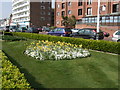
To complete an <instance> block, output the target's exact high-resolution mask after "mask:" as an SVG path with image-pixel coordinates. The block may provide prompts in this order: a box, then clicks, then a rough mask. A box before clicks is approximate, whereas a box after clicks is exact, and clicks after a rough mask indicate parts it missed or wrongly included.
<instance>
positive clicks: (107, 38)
mask: <svg viewBox="0 0 120 90" xmlns="http://www.w3.org/2000/svg"><path fill="white" fill-rule="evenodd" d="M104 40H106V41H112V37H110V36H109V37H104Z"/></svg>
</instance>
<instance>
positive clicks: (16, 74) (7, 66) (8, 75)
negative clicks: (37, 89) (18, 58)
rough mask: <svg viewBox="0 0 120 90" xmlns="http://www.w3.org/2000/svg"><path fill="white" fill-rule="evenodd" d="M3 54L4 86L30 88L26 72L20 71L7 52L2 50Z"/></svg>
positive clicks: (1, 61) (0, 52)
mask: <svg viewBox="0 0 120 90" xmlns="http://www.w3.org/2000/svg"><path fill="white" fill-rule="evenodd" d="M0 54H1V56H2V60H0V63H2V68H1V69H2V88H3V89H4V88H30V85H29V83H28V82H27V81H26V79H25V77H24V74H22V73H20V71H19V69H18V68H17V67H16V66H14V65H13V64H12V63H11V62H10V61H9V60H8V58H7V57H6V56H5V54H4V53H3V52H2V51H0Z"/></svg>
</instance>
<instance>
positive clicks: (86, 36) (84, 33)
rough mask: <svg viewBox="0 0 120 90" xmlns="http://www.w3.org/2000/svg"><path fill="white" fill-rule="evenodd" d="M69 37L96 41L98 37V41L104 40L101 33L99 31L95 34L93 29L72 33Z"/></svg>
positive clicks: (95, 31)
mask: <svg viewBox="0 0 120 90" xmlns="http://www.w3.org/2000/svg"><path fill="white" fill-rule="evenodd" d="M70 36H71V37H77V38H84V39H93V40H96V39H97V36H98V37H99V38H98V39H99V40H100V39H104V34H103V31H101V30H99V33H97V30H96V29H93V28H83V29H80V30H79V31H78V32H76V33H73V34H71V35H70Z"/></svg>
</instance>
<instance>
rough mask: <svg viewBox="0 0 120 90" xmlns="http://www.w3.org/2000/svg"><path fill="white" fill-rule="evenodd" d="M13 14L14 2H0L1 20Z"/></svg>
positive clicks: (1, 0) (7, 0)
mask: <svg viewBox="0 0 120 90" xmlns="http://www.w3.org/2000/svg"><path fill="white" fill-rule="evenodd" d="M52 1H54V0H52ZM11 13H12V0H0V19H4V18H7V17H9V16H10V14H11Z"/></svg>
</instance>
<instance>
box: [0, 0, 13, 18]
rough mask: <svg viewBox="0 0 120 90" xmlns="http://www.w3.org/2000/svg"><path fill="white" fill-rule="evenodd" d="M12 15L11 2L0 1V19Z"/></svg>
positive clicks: (9, 0)
mask: <svg viewBox="0 0 120 90" xmlns="http://www.w3.org/2000/svg"><path fill="white" fill-rule="evenodd" d="M11 13H12V2H11V0H0V19H1V18H6V17H9V16H10V14H11Z"/></svg>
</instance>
